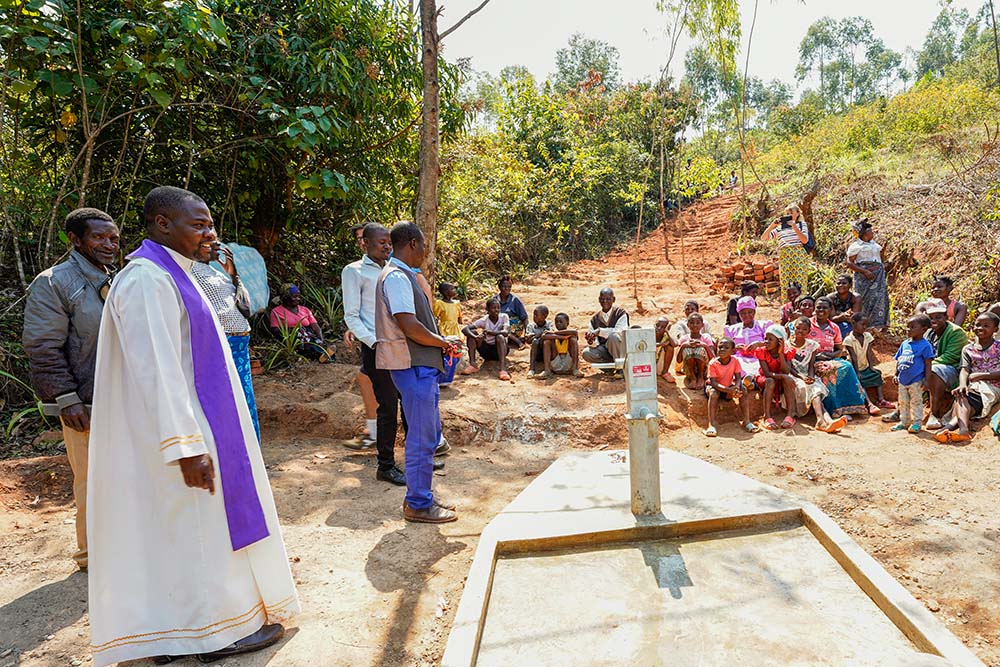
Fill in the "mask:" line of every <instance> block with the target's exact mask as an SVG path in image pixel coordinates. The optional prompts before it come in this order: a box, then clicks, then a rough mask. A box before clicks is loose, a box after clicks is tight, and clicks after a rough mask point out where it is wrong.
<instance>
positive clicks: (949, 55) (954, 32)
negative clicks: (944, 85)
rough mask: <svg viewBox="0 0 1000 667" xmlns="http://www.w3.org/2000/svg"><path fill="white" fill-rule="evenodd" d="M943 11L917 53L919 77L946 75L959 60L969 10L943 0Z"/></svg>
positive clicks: (939, 13) (950, 0) (949, 0)
mask: <svg viewBox="0 0 1000 667" xmlns="http://www.w3.org/2000/svg"><path fill="white" fill-rule="evenodd" d="M940 4H941V11H940V12H938V15H937V17H936V18H935V19H934V22H933V23H932V24H931V27H930V30H928V31H927V36H926V37H925V38H924V45H923V48H921V49H920V53H919V54H918V55H917V78H918V79H919V78H921V77H923V76H925V75H927V74H933V75H934V76H944V73H945V69H946V68H947V67H948V66H949V65H953V64H954V63H955V62H957V60H958V51H959V38H960V36H961V35H962V34H963V32H964V31H965V26H966V24H968V23H969V12H968V11H967V10H965V9H955V8H954V7H952V0H941V3H940Z"/></svg>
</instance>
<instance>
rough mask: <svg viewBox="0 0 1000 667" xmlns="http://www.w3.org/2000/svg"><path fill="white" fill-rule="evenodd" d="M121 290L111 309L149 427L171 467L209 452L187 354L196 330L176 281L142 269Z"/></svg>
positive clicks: (147, 426) (123, 284) (128, 276)
mask: <svg viewBox="0 0 1000 667" xmlns="http://www.w3.org/2000/svg"><path fill="white" fill-rule="evenodd" d="M123 278H124V279H123V280H122V284H120V285H116V287H117V289H116V290H115V293H114V294H115V295H114V299H113V300H112V301H111V302H109V303H108V307H107V308H106V309H105V317H107V316H108V314H109V313H108V310H110V311H111V312H112V316H113V317H115V320H116V324H117V327H118V330H119V335H120V337H121V345H122V348H123V352H124V354H125V357H126V359H128V360H130V363H128V364H127V365H126V368H125V372H126V373H127V374H128V375H129V376H131V379H132V382H133V383H134V386H135V389H136V392H137V393H138V395H139V396H140V397H141V399H142V401H143V402H144V403H145V405H146V415H147V417H148V419H149V421H148V422H147V423H146V424H145V426H146V428H148V429H150V430H151V431H153V432H154V433H155V434H156V438H155V439H156V442H158V443H159V447H160V455H161V456H162V457H163V461H164V462H165V463H173V462H175V461H177V460H178V459H182V458H187V457H191V456H198V455H200V454H206V453H207V452H208V449H207V447H206V446H205V438H204V435H203V434H202V432H201V427H199V426H198V422H197V420H196V419H195V417H194V404H195V402H196V401H197V400H198V397H197V396H196V395H193V394H192V393H191V391H190V389H189V387H190V386H191V384H190V383H189V382H188V379H187V373H188V372H190V371H189V369H187V368H186V365H185V362H184V359H185V352H184V350H189V349H190V347H191V341H190V333H189V332H190V328H189V327H190V325H189V324H188V316H187V312H186V310H185V309H184V308H183V306H182V304H181V301H180V295H179V294H178V292H177V288H176V286H175V285H174V282H173V280H172V279H171V278H170V276H169V275H167V274H166V273H162V272H160V271H158V270H156V269H152V268H150V269H148V270H145V269H143V270H137V271H134V272H132V273H131V274H129V275H127V276H124V277H123Z"/></svg>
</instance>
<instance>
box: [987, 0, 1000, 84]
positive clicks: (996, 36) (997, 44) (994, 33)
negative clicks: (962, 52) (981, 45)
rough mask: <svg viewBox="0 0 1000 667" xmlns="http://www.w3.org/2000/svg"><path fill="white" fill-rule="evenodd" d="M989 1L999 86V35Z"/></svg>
mask: <svg viewBox="0 0 1000 667" xmlns="http://www.w3.org/2000/svg"><path fill="white" fill-rule="evenodd" d="M989 2H990V18H992V19H993V55H994V56H995V57H996V59H997V86H998V87H1000V36H998V31H997V14H996V12H995V11H994V10H993V0H989Z"/></svg>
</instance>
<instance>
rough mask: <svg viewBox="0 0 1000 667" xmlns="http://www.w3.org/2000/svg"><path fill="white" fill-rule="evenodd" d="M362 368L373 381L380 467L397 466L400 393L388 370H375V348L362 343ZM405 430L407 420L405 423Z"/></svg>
mask: <svg viewBox="0 0 1000 667" xmlns="http://www.w3.org/2000/svg"><path fill="white" fill-rule="evenodd" d="M361 366H362V367H363V368H364V370H365V375H367V376H368V378H369V379H370V380H371V381H372V389H374V390H375V400H376V401H377V402H378V410H377V411H376V413H375V416H376V421H377V433H376V434H375V448H376V449H377V450H378V467H379V468H381V469H384V468H390V467H392V466H394V465H396V454H395V451H394V450H395V448H396V432H397V431H398V430H399V392H398V391H396V385H394V384H393V383H392V375H390V374H389V371H387V370H380V369H378V368H375V348H373V347H368V346H367V345H365V344H364V343H361ZM403 424H404V428H405V424H406V421H405V418H404V421H403Z"/></svg>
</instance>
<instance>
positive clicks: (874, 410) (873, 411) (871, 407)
mask: <svg viewBox="0 0 1000 667" xmlns="http://www.w3.org/2000/svg"><path fill="white" fill-rule="evenodd" d="M868 414H869V415H871V416H872V417H878V416H879V415H880V414H882V411H881V410H880V409H879V407H878V406H877V405H875V404H874V403H869V404H868Z"/></svg>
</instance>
